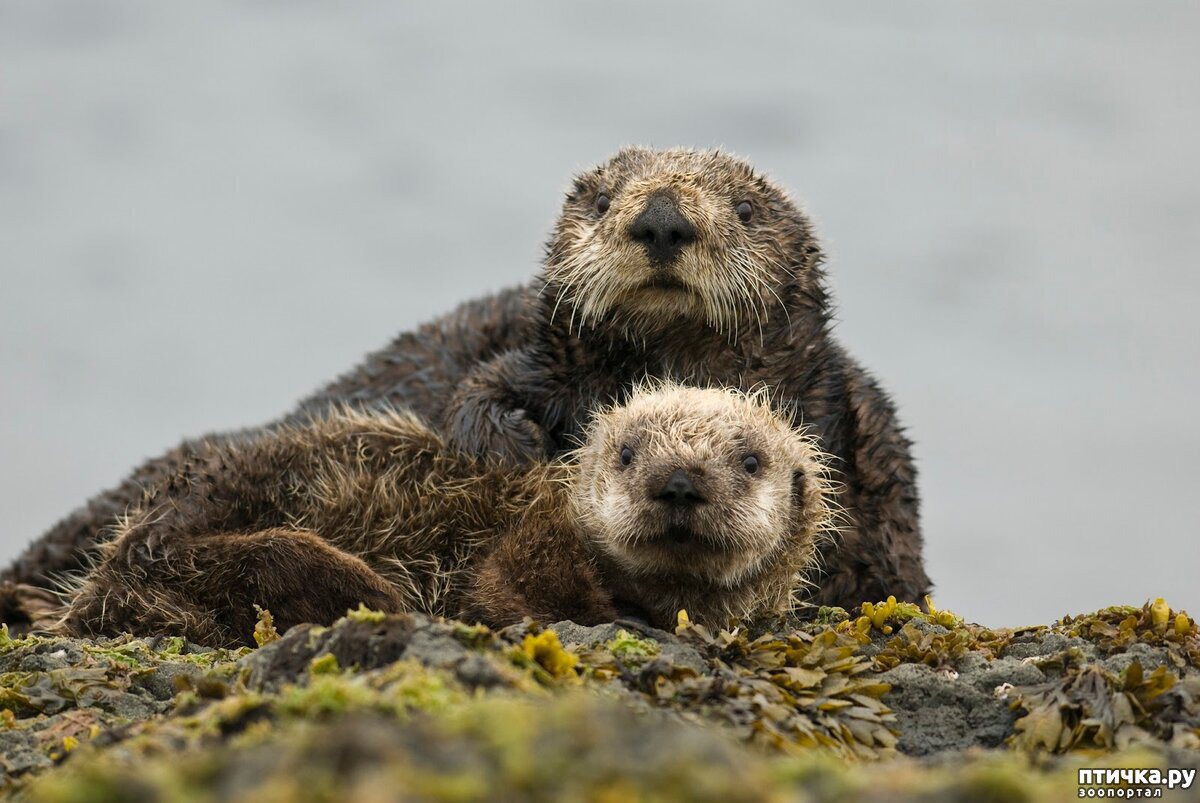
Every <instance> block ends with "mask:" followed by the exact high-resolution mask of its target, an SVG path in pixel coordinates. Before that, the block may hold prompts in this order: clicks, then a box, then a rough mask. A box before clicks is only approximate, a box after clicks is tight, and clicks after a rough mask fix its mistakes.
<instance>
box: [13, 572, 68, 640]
mask: <svg viewBox="0 0 1200 803" xmlns="http://www.w3.org/2000/svg"><path fill="white" fill-rule="evenodd" d="M61 608H62V600H60V599H59V597H58V595H57V594H55V593H54V592H53V591H51V590H49V589H47V588H39V587H38V586H32V585H26V584H25V583H12V582H4V583H0V621H3V622H4V623H5V624H7V625H8V626H9V630H10V632H12V633H13V634H18V633H27V632H30V631H38V630H45V629H46V628H47V627H49V626H50V624H51V623H53V622H54V621H55V620H57V619H58V615H59V614H60V613H61Z"/></svg>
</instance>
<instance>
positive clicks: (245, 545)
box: [58, 529, 403, 647]
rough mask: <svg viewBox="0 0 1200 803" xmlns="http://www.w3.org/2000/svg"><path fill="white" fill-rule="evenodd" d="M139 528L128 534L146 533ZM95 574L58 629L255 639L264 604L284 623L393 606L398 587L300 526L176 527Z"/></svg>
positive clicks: (397, 604) (207, 640)
mask: <svg viewBox="0 0 1200 803" xmlns="http://www.w3.org/2000/svg"><path fill="white" fill-rule="evenodd" d="M139 538H140V536H139V534H138V532H137V531H136V530H135V531H132V532H129V533H127V534H126V535H125V536H123V537H122V539H121V540H122V541H125V540H127V539H129V540H137V539H139ZM115 546H116V549H114V551H113V554H112V555H111V556H110V557H109V558H108V559H107V560H105V561H104V562H103V563H101V564H100V566H98V567H97V568H96V569H95V570H94V571H93V572H92V573H91V574H90V575H89V576H88V578H87V580H86V582H85V585H84V586H83V588H82V589H81V590H80V592H79V593H78V594H77V595H76V596H75V599H74V600H73V601H72V603H71V604H70V606H69V608H68V609H67V611H66V615H65V616H64V617H63V619H62V620H61V622H60V624H59V626H58V629H60V630H62V631H64V632H66V633H69V634H71V635H78V636H92V637H94V636H101V635H104V636H113V635H117V634H119V633H123V632H132V633H134V634H135V635H138V636H157V635H170V636H183V637H184V638H187V639H188V640H190V641H194V642H196V643H199V644H205V645H208V646H214V647H233V646H239V645H248V644H252V643H253V633H254V626H255V623H256V620H257V611H256V610H255V606H258V607H260V608H265V609H267V610H269V611H270V612H271V614H272V616H273V617H274V620H275V623H276V626H277V627H278V628H279V629H280V631H283V630H284V629H286V628H288V627H291V626H293V625H296V624H300V623H302V622H312V623H315V624H329V623H331V622H333V621H334V620H335V619H337V618H338V617H340V616H342V615H344V614H345V613H346V611H347V610H348V609H351V608H355V607H357V606H358V604H359V603H363V604H365V605H366V606H367V607H369V608H372V609H375V610H382V611H388V612H398V611H400V610H402V608H403V605H402V602H401V600H400V597H399V595H398V594H397V593H396V591H395V590H394V589H393V588H392V586H391V585H390V584H389V583H388V582H387V581H385V580H384V579H383V578H382V577H380V576H379V575H377V574H376V573H375V572H374V571H372V570H371V569H370V568H369V567H368V566H367V565H366V564H365V563H364V562H363V561H361V560H360V559H359V558H357V557H355V556H353V555H350V554H347V553H345V552H342V551H341V550H338V549H335V548H334V547H332V546H330V545H329V544H328V543H327V542H325V541H324V540H323V539H321V538H320V537H318V536H316V535H314V534H312V533H309V532H303V531H298V530H286V529H272V530H264V531H261V532H256V533H249V534H243V533H219V534H213V535H203V536H176V537H174V538H172V539H170V540H167V541H160V542H159V543H158V545H157V549H156V550H155V552H154V554H153V555H151V554H150V553H148V552H146V551H145V550H143V549H141V548H139V547H138V546H137V545H134V544H122V543H120V542H118V544H116V545H115Z"/></svg>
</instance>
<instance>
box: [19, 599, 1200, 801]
mask: <svg viewBox="0 0 1200 803" xmlns="http://www.w3.org/2000/svg"><path fill="white" fill-rule="evenodd" d="M256 635H258V636H261V638H258V639H257V640H258V642H259V643H260V645H261V646H260V647H259V648H258V649H256V650H239V651H223V650H220V651H209V650H202V649H199V648H197V647H195V646H194V645H189V644H186V643H184V642H183V641H181V640H179V639H158V640H154V641H145V640H139V639H133V638H123V639H116V640H106V641H98V642H90V641H86V640H77V639H57V638H44V637H38V636H30V637H25V638H19V639H14V638H10V637H9V635H8V633H7V631H0V765H2V768H3V770H4V780H3V783H4V784H5V786H6V787H7V788H8V790H9V791H10V792H15V793H18V794H20V795H22V796H24V797H27V798H29V799H32V800H97V799H107V800H156V799H162V800H226V799H235V800H236V799H243V800H251V799H253V800H263V799H266V800H271V799H280V800H291V799H312V800H360V799H381V800H382V799H389V800H390V799H421V800H426V799H434V800H441V799H454V800H476V799H485V798H486V799H494V798H501V799H503V798H511V799H547V800H550V799H555V800H557V799H599V800H603V799H622V800H624V799H644V800H658V799H663V800H667V799H680V798H682V799H697V800H706V799H723V800H743V799H746V800H751V799H752V800H762V799H780V800H790V799H797V800H808V799H813V800H842V799H851V800H853V799H864V800H865V799H900V800H903V799H929V798H930V797H936V798H939V799H957V798H959V797H962V798H964V799H966V798H975V797H979V796H983V797H987V798H989V799H996V800H1024V799H1035V798H1037V797H1040V796H1043V795H1047V794H1066V795H1070V796H1072V797H1073V796H1075V795H1074V793H1075V790H1076V788H1077V787H1076V786H1075V781H1076V778H1075V775H1074V774H1073V768H1074V767H1076V766H1078V765H1079V764H1080V763H1081V762H1085V761H1092V762H1096V763H1097V764H1099V765H1101V766H1113V763H1114V762H1117V761H1129V762H1134V763H1133V764H1130V765H1131V766H1133V765H1136V766H1166V765H1171V766H1176V767H1178V766H1181V765H1188V766H1195V765H1196V764H1197V763H1200V668H1198V666H1197V658H1198V657H1200V650H1198V649H1197V630H1196V625H1195V623H1194V622H1193V621H1192V620H1191V619H1190V618H1189V617H1188V616H1187V614H1185V613H1182V612H1179V611H1172V610H1170V608H1169V607H1166V605H1165V603H1162V602H1161V601H1157V600H1156V601H1155V602H1152V603H1147V604H1146V605H1144V606H1142V607H1140V608H1133V607H1128V608H1108V609H1105V610H1103V611H1099V612H1097V613H1095V614H1091V615H1088V616H1078V617H1066V618H1064V619H1063V620H1061V621H1060V622H1056V623H1054V624H1052V625H1047V626H1039V627H1034V628H1022V629H1015V630H1014V629H990V628H984V627H981V626H978V625H972V624H968V623H965V622H963V621H962V620H961V619H960V618H958V617H956V616H954V615H953V614H949V613H947V612H944V611H938V610H937V609H936V608H934V607H933V606H932V605H931V604H930V605H927V610H922V609H921V608H918V607H917V606H905V605H903V604H897V603H895V601H894V600H888V601H885V602H882V603H877V604H871V605H865V606H863V607H862V608H861V609H859V610H856V611H840V610H835V609H823V610H821V611H819V612H816V618H814V619H813V620H811V621H799V620H793V621H783V620H779V621H773V622H760V623H756V624H755V625H753V626H752V627H730V628H728V629H725V630H717V631H712V630H709V629H706V628H703V627H700V626H698V625H695V624H692V623H691V622H688V621H687V620H686V617H684V618H681V621H680V625H679V627H678V628H677V629H676V631H675V632H674V633H667V632H664V631H658V630H653V629H650V628H647V627H645V626H643V625H640V624H639V623H637V622H620V623H617V624H614V625H605V626H601V627H593V628H584V627H579V626H577V625H574V624H572V623H569V622H564V623H559V624H557V625H553V626H551V627H547V628H543V627H540V626H538V625H536V624H534V623H529V622H527V623H525V624H523V625H518V626H515V627H511V628H507V629H505V630H502V631H498V632H493V631H491V630H488V629H487V628H483V627H478V626H469V625H465V624H462V623H459V622H453V621H439V620H432V619H429V618H426V617H422V616H388V615H383V614H379V613H375V612H371V611H365V610H359V611H355V612H352V613H350V614H349V615H348V616H347V617H346V618H345V619H343V620H341V621H339V622H337V623H336V624H334V625H333V626H331V627H316V626H301V627H297V628H293V629H292V630H290V631H289V632H288V633H286V634H282V635H280V634H278V633H276V632H275V629H274V627H273V625H272V624H271V620H270V617H269V615H268V614H267V613H266V612H264V613H263V614H262V616H261V617H260V620H259V626H258V629H257V631H256ZM1130 751H1137V752H1130ZM1031 770H1036V771H1031Z"/></svg>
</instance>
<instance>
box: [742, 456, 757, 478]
mask: <svg viewBox="0 0 1200 803" xmlns="http://www.w3.org/2000/svg"><path fill="white" fill-rule="evenodd" d="M742 468H744V469H746V473H747V474H757V473H758V455H754V454H752V455H747V456H746V459H745V460H743V461H742Z"/></svg>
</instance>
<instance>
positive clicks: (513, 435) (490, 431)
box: [449, 409, 550, 465]
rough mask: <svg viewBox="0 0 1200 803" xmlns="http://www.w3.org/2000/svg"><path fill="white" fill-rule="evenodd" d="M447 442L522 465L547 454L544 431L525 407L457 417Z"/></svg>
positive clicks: (546, 441) (473, 452)
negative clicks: (523, 408)
mask: <svg viewBox="0 0 1200 803" xmlns="http://www.w3.org/2000/svg"><path fill="white" fill-rule="evenodd" d="M449 441H450V445H451V446H452V447H453V448H455V449H458V450H459V451H463V452H468V453H470V454H475V455H480V456H488V457H498V458H500V459H501V460H505V461H507V462H510V463H516V464H518V465H524V464H527V463H532V462H534V461H537V460H541V459H544V458H545V457H546V456H547V455H548V454H549V453H550V439H549V438H548V437H547V436H546V432H545V430H543V429H542V428H541V426H539V425H538V423H537V422H536V421H534V420H533V419H532V418H530V417H529V414H528V413H526V412H525V411H524V410H496V409H491V410H487V411H486V412H483V411H481V414H480V415H476V416H469V417H465V418H464V417H459V418H458V419H457V421H456V422H455V425H454V426H452V428H451V431H450V433H449Z"/></svg>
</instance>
